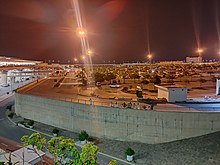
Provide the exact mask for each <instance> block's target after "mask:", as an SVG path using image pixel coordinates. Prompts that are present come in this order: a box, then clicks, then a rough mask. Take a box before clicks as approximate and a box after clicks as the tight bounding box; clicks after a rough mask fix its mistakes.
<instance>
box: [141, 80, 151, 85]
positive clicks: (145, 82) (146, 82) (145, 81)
mask: <svg viewBox="0 0 220 165" xmlns="http://www.w3.org/2000/svg"><path fill="white" fill-rule="evenodd" d="M141 84H149V81H147V80H143V81H141Z"/></svg>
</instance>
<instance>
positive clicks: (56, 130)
mask: <svg viewBox="0 0 220 165" xmlns="http://www.w3.org/2000/svg"><path fill="white" fill-rule="evenodd" d="M52 132H53V136H54V137H57V135H58V133H59V130H58V129H57V128H54V129H53V131H52Z"/></svg>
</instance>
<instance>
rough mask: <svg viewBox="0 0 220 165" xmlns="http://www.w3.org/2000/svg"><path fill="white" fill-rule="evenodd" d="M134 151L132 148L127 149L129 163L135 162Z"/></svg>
mask: <svg viewBox="0 0 220 165" xmlns="http://www.w3.org/2000/svg"><path fill="white" fill-rule="evenodd" d="M134 153H135V152H134V150H133V149H132V148H130V147H128V148H127V150H126V152H125V154H126V155H127V161H129V162H131V161H133V156H134Z"/></svg>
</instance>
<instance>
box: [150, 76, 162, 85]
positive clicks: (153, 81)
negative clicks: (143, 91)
mask: <svg viewBox="0 0 220 165" xmlns="http://www.w3.org/2000/svg"><path fill="white" fill-rule="evenodd" d="M150 82H151V83H154V84H157V85H158V84H160V83H161V79H160V76H158V75H154V76H153V77H151V79H150Z"/></svg>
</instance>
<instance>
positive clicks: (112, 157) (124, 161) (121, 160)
mask: <svg viewBox="0 0 220 165" xmlns="http://www.w3.org/2000/svg"><path fill="white" fill-rule="evenodd" d="M7 111H8V110H7ZM7 118H8V120H9V121H10V122H11V123H13V124H14V125H16V126H18V127H21V128H24V129H27V130H29V131H32V132H39V133H40V134H42V135H45V136H48V137H51V138H52V137H54V136H53V135H49V134H47V133H44V132H41V131H37V130H34V129H31V128H27V127H22V126H19V125H17V124H16V123H15V122H14V121H12V120H11V119H10V118H9V117H8V116H7ZM75 145H76V146H77V147H82V145H80V144H77V142H75ZM98 154H100V155H103V156H106V157H109V158H111V159H114V160H117V161H120V162H122V163H126V164H129V165H135V163H131V162H128V161H126V160H123V159H120V158H116V157H114V156H111V155H108V154H105V153H102V152H98Z"/></svg>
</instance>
